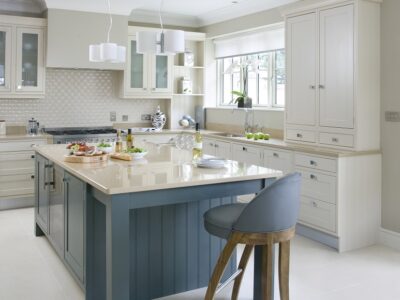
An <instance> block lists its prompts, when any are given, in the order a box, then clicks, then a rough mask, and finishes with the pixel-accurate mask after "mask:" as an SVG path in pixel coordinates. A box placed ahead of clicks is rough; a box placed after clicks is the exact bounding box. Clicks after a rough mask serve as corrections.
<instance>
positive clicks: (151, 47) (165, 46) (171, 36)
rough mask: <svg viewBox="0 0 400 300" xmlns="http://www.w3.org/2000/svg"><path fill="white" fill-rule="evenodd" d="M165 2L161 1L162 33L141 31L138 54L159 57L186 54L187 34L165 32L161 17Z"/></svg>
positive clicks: (138, 39)
mask: <svg viewBox="0 0 400 300" xmlns="http://www.w3.org/2000/svg"><path fill="white" fill-rule="evenodd" d="M162 4H163V0H161V1H160V10H159V17H160V26H161V32H160V33H156V32H154V31H140V32H138V34H137V42H136V52H137V53H142V54H144V53H155V54H157V55H175V54H177V53H183V52H185V32H184V31H182V30H164V25H163V21H162V17H161V11H162Z"/></svg>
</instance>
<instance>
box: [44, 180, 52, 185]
mask: <svg viewBox="0 0 400 300" xmlns="http://www.w3.org/2000/svg"><path fill="white" fill-rule="evenodd" d="M44 185H45V186H48V185H54V181H50V182H46V183H45V184H44Z"/></svg>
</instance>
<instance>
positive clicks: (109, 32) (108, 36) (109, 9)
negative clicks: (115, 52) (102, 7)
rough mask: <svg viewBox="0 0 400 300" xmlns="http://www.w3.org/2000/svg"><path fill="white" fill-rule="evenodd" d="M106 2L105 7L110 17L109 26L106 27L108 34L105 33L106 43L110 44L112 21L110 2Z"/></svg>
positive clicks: (108, 0)
mask: <svg viewBox="0 0 400 300" xmlns="http://www.w3.org/2000/svg"><path fill="white" fill-rule="evenodd" d="M106 1H107V5H108V15H109V16H110V26H109V27H108V32H107V43H109V42H110V34H111V28H112V26H113V19H112V15H111V3H110V0H106Z"/></svg>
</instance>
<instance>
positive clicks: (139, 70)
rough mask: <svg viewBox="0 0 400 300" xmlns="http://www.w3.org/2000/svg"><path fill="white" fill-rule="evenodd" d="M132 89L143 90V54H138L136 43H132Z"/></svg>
mask: <svg viewBox="0 0 400 300" xmlns="http://www.w3.org/2000/svg"><path fill="white" fill-rule="evenodd" d="M131 88H135V89H138V88H143V54H139V53H137V52H136V41H132V42H131Z"/></svg>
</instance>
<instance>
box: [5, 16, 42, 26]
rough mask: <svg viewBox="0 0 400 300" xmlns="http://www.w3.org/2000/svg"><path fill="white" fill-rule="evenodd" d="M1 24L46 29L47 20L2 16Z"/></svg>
mask: <svg viewBox="0 0 400 300" xmlns="http://www.w3.org/2000/svg"><path fill="white" fill-rule="evenodd" d="M0 24H2V25H5V24H12V25H24V26H29V27H35V26H37V27H46V26H47V19H43V18H29V17H18V16H9V15H0Z"/></svg>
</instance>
